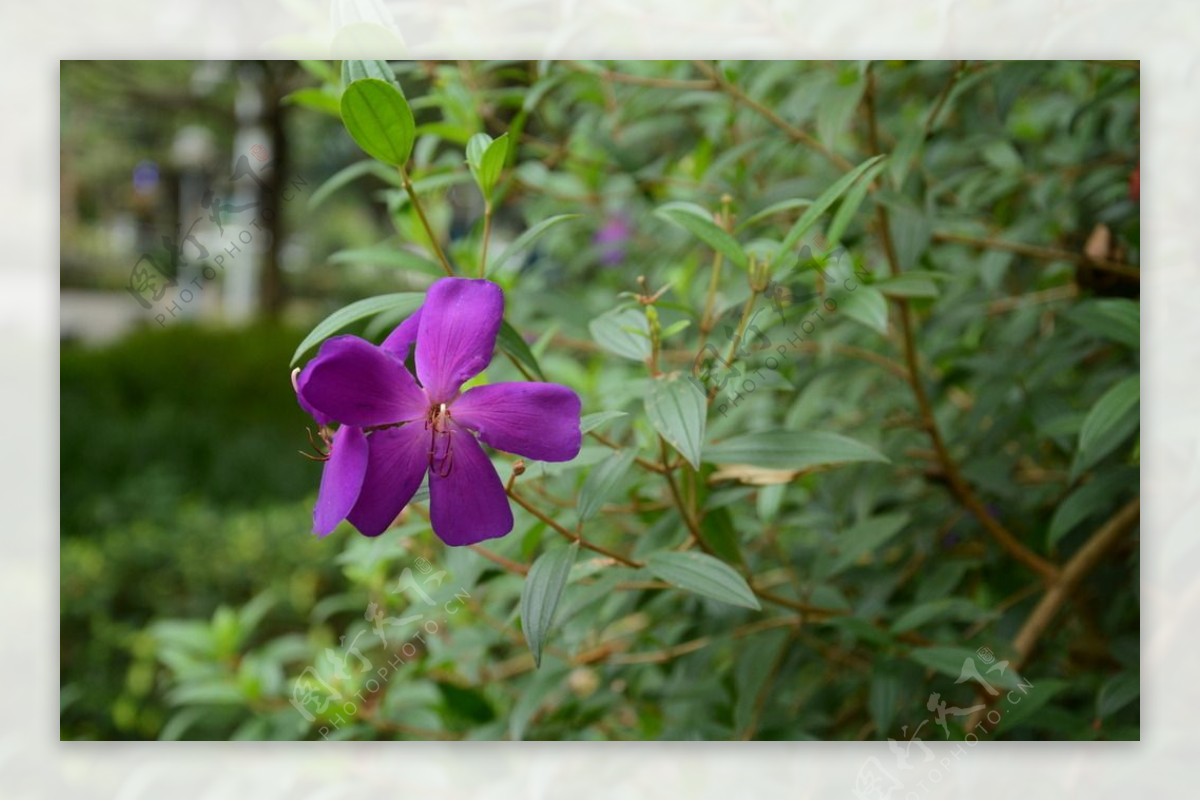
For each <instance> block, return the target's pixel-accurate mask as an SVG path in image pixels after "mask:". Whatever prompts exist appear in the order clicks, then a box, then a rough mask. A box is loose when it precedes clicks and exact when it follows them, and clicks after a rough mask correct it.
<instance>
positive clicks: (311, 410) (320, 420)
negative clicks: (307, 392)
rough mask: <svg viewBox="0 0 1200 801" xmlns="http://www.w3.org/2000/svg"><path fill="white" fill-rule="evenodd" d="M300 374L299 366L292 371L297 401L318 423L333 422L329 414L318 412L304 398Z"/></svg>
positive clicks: (327, 423)
mask: <svg viewBox="0 0 1200 801" xmlns="http://www.w3.org/2000/svg"><path fill="white" fill-rule="evenodd" d="M300 375H301V372H300V368H299V367H297V368H296V369H295V370H293V371H292V389H293V390H295V392H296V403H298V404H300V408H301V409H303V410H304V411H305V412H306V413H307V414H308V415H309V416H310V417H312V419H314V420H316V421H317V425H319V426H327V425H329V424H330V423H332V422H333V421H332V420H330V419H329V416H328V415H324V414H321V413H320V412H318V411H317V410H316V409H314V408H313V407H312V404H310V403H309V402H308V401H306V400H305V399H304V395H303V393H301V392H300Z"/></svg>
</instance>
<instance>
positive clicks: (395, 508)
mask: <svg viewBox="0 0 1200 801" xmlns="http://www.w3.org/2000/svg"><path fill="white" fill-rule="evenodd" d="M367 445H368V450H369V458H368V460H367V469H366V477H365V478H364V480H363V485H362V491H361V492H360V493H359V494H358V502H357V503H355V504H354V508H353V509H352V510H350V516H349V517H350V522H351V523H353V524H354V527H355V528H356V529H358V530H359V531H360V532H362V533H363V534H365V535H367V536H368V537H376V536H379V535H380V534H382V533H383V532H385V531H387V530H388V529H389V528H391V526H392V521H393V520H395V519H396V516H397V515H398V514H400V511H401V510H402V509H404V507H405V506H407V505H408V502H409V501H410V500H412V496H413V494H414V493H416V491H417V489H418V488H419V487H420V486H421V479H423V478H424V477H425V470H426V469H427V468H428V467H429V432H428V431H426V430H425V426H424V425H423V424H421V423H410V424H409V425H406V426H401V427H400V428H385V429H381V430H379V431H376V432H374V433H372V434H371V436H370V438H368V440H367Z"/></svg>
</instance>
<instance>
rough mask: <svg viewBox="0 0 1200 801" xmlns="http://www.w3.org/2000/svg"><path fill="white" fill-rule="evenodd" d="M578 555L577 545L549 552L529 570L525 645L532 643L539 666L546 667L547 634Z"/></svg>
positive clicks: (523, 609)
mask: <svg viewBox="0 0 1200 801" xmlns="http://www.w3.org/2000/svg"><path fill="white" fill-rule="evenodd" d="M578 552H579V543H577V542H572V543H571V544H570V545H567V546H560V547H558V548H552V549H550V550H548V551H546V552H545V553H544V554H542V555H541V556H539V557H538V558H537V561H535V562H534V563H533V566H532V567H531V568H529V574H528V575H527V576H526V577H525V585H524V587H522V588H521V629H522V630H523V631H524V632H525V642H527V643H529V650H530V651H532V652H533V661H534V663H535V664H536V665H538V667H541V664H542V646H543V645H544V644H545V641H546V634H547V633H548V632H549V631H550V627H551V626H552V625H553V624H554V612H555V610H557V609H558V601H559V599H560V598H561V597H562V591H563V587H565V586H566V585H567V576H568V575H570V572H571V565H573V564H575V554H577V553H578Z"/></svg>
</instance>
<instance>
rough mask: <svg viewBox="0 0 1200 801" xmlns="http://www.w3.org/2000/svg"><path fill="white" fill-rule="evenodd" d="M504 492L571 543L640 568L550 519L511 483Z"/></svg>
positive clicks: (626, 564) (638, 563)
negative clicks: (576, 543)
mask: <svg viewBox="0 0 1200 801" xmlns="http://www.w3.org/2000/svg"><path fill="white" fill-rule="evenodd" d="M506 491H507V492H508V497H510V498H512V499H513V500H514V501H516V502H517V504H518V505H519V506H520V507H521V508H522V509H524V510H525V511H526V512H529V514H531V515H533V516H534V517H536V518H537V519H538V520H541V521H542V522H543V523H545V524H546V525H548V526H549V527H550V528H552V529H554V530H555V531H557V532H558V533H559V534H562V535H563V536H564V537H566V538H567V539H569V540H571V541H572V542H578V543H579V547H581V548H587V549H588V550H589V551H595V552H596V553H598V554H602V555H604V556H607V557H608V558H609V559H612V560H614V561H617V562H620V563H621V564H623V565H625V566H626V567H641V566H642V563H641V562H638V561H635V560H633V559H630V558H629V557H627V556H622V555H621V554H619V553H617V552H616V551H610V550H609V549H607V548H605V547H604V546H602V545H597V544H595V543H594V542H589V541H587V540H585V539H584V538H583V537H582V536H581V535H579V534H576V533H575V532H573V531H571V530H570V529H568V528H566V527H564V526H563V525H562V524H561V523H559V522H558V521H557V520H555V519H554V518H552V517H550V516H549V515H547V514H546V513H545V512H543V511H542V510H541V509H538V508H537V507H536V506H534V505H533V504H531V503H530V502H529V501H528V500H526V499H525V498H523V497H522V496H521V495H519V494H518V493H517V491H516V490H515V489H513V487H512V486H511V482H510V486H508V487H506Z"/></svg>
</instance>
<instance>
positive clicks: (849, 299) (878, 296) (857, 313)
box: [837, 286, 888, 336]
mask: <svg viewBox="0 0 1200 801" xmlns="http://www.w3.org/2000/svg"><path fill="white" fill-rule="evenodd" d="M837 304H838V305H837V310H838V311H839V312H840V313H842V314H845V315H846V316H847V317H849V318H850V319H851V320H855V321H857V322H860V323H862V324H863V325H865V326H866V327H867V328H870V329H871V330H873V331H878V332H879V333H880V334H883V335H884V336H887V332H888V303H887V298H885V297H884V296H883V293H882V292H880V291H879V290H878V289H875V288H874V287H870V286H858V287H856V288H855V289H854V290H853V291H851V292H843V293H841V294H839V296H838V298H837Z"/></svg>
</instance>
